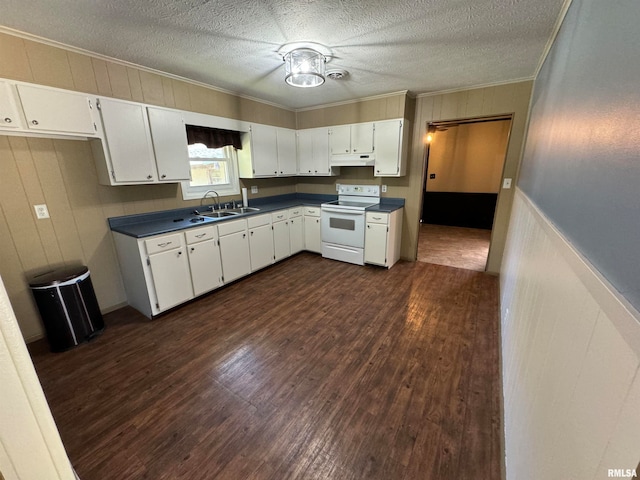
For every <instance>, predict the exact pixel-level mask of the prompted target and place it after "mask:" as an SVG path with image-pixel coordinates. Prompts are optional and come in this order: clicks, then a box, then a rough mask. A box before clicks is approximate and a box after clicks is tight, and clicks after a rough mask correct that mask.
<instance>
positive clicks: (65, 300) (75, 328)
mask: <svg viewBox="0 0 640 480" xmlns="http://www.w3.org/2000/svg"><path fill="white" fill-rule="evenodd" d="M29 286H30V287H31V292H32V293H33V296H34V298H35V300H36V304H37V305H38V310H39V311H40V316H41V317H42V322H43V323H44V328H45V330H46V332H47V339H48V340H49V347H50V348H51V351H52V352H62V351H64V350H68V349H70V348H72V347H75V346H76V345H79V344H80V343H83V342H87V341H89V340H91V339H92V338H93V337H95V336H96V335H99V334H100V333H102V330H104V321H103V319H102V314H101V313H100V308H99V307H98V301H97V300H96V294H95V292H94V291H93V284H92V283H91V277H90V276H89V269H88V268H87V267H85V266H75V267H61V268H55V269H52V270H49V271H47V272H44V273H41V274H39V275H35V276H33V277H31V278H30V280H29Z"/></svg>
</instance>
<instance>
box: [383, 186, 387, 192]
mask: <svg viewBox="0 0 640 480" xmlns="http://www.w3.org/2000/svg"><path fill="white" fill-rule="evenodd" d="M382 193H387V186H386V185H382Z"/></svg>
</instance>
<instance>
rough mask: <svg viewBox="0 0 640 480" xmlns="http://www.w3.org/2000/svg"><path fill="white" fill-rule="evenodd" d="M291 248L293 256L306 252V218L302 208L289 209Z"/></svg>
mask: <svg viewBox="0 0 640 480" xmlns="http://www.w3.org/2000/svg"><path fill="white" fill-rule="evenodd" d="M289 248H290V253H291V255H295V254H296V253H298V252H301V251H302V250H304V217H303V216H302V207H297V208H291V209H289Z"/></svg>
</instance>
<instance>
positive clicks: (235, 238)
mask: <svg viewBox="0 0 640 480" xmlns="http://www.w3.org/2000/svg"><path fill="white" fill-rule="evenodd" d="M218 235H219V243H220V258H221V259H222V280H223V282H224V283H229V282H232V281H234V280H236V279H238V278H240V277H244V276H245V275H248V274H249V273H251V260H250V257H249V238H248V236H247V221H246V220H244V219H243V220H234V221H231V222H224V223H221V224H220V225H218Z"/></svg>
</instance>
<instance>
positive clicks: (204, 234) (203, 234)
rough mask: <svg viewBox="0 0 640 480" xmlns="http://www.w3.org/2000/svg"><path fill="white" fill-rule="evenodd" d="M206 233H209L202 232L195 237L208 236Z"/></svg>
mask: <svg viewBox="0 0 640 480" xmlns="http://www.w3.org/2000/svg"><path fill="white" fill-rule="evenodd" d="M206 235H207V234H206V233H201V234H199V235H196V236H195V237H196V238H202V237H204V236H206Z"/></svg>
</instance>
